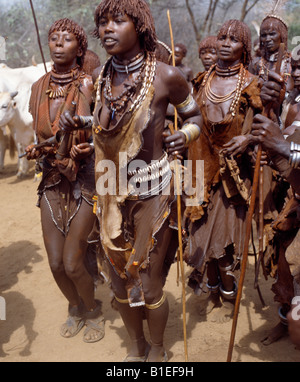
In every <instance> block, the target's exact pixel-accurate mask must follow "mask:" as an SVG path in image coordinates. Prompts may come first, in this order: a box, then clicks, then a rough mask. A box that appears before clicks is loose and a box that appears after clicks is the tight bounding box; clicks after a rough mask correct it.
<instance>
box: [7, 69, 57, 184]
mask: <svg viewBox="0 0 300 382" xmlns="http://www.w3.org/2000/svg"><path fill="white" fill-rule="evenodd" d="M47 70H48V71H49V70H51V63H49V62H48V63H47ZM44 74H45V69H44V65H43V64H39V65H37V66H28V67H25V68H9V67H8V66H6V65H4V64H2V65H1V66H0V94H1V93H2V94H1V105H0V126H1V127H5V124H6V122H5V121H7V120H9V121H10V123H9V124H8V126H9V130H10V132H11V134H12V136H13V139H14V141H15V146H16V148H17V151H18V154H21V153H22V152H23V151H24V148H25V147H26V146H27V145H28V144H30V143H32V142H33V140H34V133H33V130H32V116H31V114H30V113H29V111H28V107H29V98H30V93H31V86H32V84H33V83H34V82H35V81H37V80H38V79H39V78H40V77H41V76H42V75H44ZM12 95H13V97H12ZM9 97H10V99H9ZM6 105H7V106H6ZM16 121H17V122H16ZM29 137H30V138H29ZM5 139H6V137H5V136H4V135H3V134H1V133H0V168H1V158H4V153H5V148H6V142H5ZM28 142H29V143H28ZM22 150H23V151H22ZM3 165H4V163H2V166H3ZM28 169H29V166H28V161H27V159H26V158H21V159H20V160H19V162H18V172H17V176H18V177H22V176H23V175H26V174H27V172H28Z"/></svg>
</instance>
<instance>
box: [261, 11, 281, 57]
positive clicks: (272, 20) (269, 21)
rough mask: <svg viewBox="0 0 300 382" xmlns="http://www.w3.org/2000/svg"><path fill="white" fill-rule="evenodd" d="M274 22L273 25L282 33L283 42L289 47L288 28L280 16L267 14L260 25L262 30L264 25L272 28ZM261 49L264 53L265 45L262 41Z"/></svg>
mask: <svg viewBox="0 0 300 382" xmlns="http://www.w3.org/2000/svg"><path fill="white" fill-rule="evenodd" d="M271 24H272V27H273V28H274V29H275V30H276V31H277V32H278V33H279V34H280V37H281V42H283V43H284V46H285V49H287V41H288V28H287V25H286V24H285V23H284V22H283V21H281V20H280V18H277V17H274V16H272V15H269V16H266V17H265V18H264V19H263V21H262V23H261V26H260V30H261V29H262V26H264V27H267V28H270V26H271ZM260 49H261V51H262V53H263V55H264V47H263V46H262V44H261V43H260Z"/></svg>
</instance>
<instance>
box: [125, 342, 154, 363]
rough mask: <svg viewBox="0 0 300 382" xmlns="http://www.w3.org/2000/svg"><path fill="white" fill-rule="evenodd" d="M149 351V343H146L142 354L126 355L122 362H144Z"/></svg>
mask: <svg viewBox="0 0 300 382" xmlns="http://www.w3.org/2000/svg"><path fill="white" fill-rule="evenodd" d="M149 351H150V345H149V344H148V343H147V345H146V349H145V354H144V355H140V356H130V355H128V356H127V357H126V358H124V360H123V362H146V360H147V357H148V354H149Z"/></svg>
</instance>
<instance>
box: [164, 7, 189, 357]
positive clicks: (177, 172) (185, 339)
mask: <svg viewBox="0 0 300 382" xmlns="http://www.w3.org/2000/svg"><path fill="white" fill-rule="evenodd" d="M167 15H168V22H169V29H170V37H171V47H172V65H173V66H175V49H174V38H173V30H172V24H171V16H170V11H169V10H167ZM174 112H175V114H174V127H175V131H177V130H178V124H177V110H176V107H174ZM171 133H172V134H174V131H171ZM175 178H176V189H177V217H178V218H177V220H178V241H179V258H180V268H181V283H182V315H183V319H182V320H183V338H184V354H185V361H188V350H187V336H186V301H185V277H184V264H183V251H182V228H181V197H180V192H181V191H180V183H179V180H180V177H179V171H178V163H177V156H176V155H175Z"/></svg>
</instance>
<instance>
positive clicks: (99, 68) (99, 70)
mask: <svg viewBox="0 0 300 382" xmlns="http://www.w3.org/2000/svg"><path fill="white" fill-rule="evenodd" d="M102 67H103V65H101V66H98V67H97V68H96V69H95V70H94V71H93V73H92V79H93V83H95V82H96V80H97V78H98V77H99V76H100V73H101V69H102Z"/></svg>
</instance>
